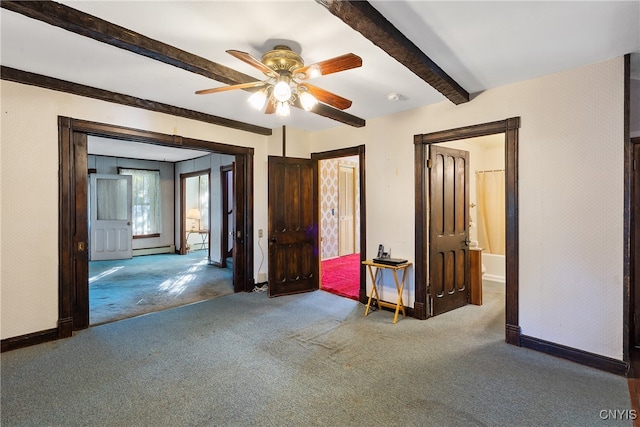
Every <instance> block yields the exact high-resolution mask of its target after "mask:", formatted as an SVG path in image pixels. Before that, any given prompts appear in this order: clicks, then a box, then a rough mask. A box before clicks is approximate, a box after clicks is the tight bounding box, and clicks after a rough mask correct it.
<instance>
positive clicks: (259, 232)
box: [258, 228, 262, 238]
mask: <svg viewBox="0 0 640 427" xmlns="http://www.w3.org/2000/svg"><path fill="white" fill-rule="evenodd" d="M258 237H259V238H260V237H262V228H260V229H259V230H258Z"/></svg>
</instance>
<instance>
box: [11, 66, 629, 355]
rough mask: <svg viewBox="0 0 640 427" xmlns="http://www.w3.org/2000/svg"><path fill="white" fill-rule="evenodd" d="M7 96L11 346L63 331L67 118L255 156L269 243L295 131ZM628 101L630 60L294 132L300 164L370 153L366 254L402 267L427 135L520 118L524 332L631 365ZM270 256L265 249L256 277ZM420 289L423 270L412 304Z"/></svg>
mask: <svg viewBox="0 0 640 427" xmlns="http://www.w3.org/2000/svg"><path fill="white" fill-rule="evenodd" d="M1 89H2V134H1V135H2V147H1V151H0V161H1V166H2V171H1V175H0V176H1V178H0V179H1V181H0V185H1V189H2V209H1V210H0V212H1V213H0V215H1V217H0V220H1V225H0V227H1V228H0V232H1V233H2V237H1V238H2V242H1V245H2V246H1V251H0V254H1V257H2V258H0V262H1V263H2V275H1V280H2V284H1V286H2V293H1V307H2V314H1V321H2V325H1V333H2V338H3V339H4V338H9V337H13V336H17V335H22V334H27V333H31V332H36V331H41V330H45V329H50V328H54V327H56V320H57V309H58V306H57V291H58V285H57V274H58V267H57V262H58V260H57V257H58V253H57V244H58V236H57V233H58V230H57V214H58V200H57V191H58V189H57V158H58V154H57V121H56V120H57V116H58V115H65V116H70V117H74V118H78V119H86V120H93V121H99V122H106V123H113V124H117V125H123V126H129V127H134V128H141V129H147V130H152V131H157V132H164V133H173V132H174V128H175V132H176V133H178V134H180V135H183V136H187V137H193V138H199V139H204V140H212V141H217V142H223V143H229V144H235V145H241V146H251V147H254V148H255V150H256V151H255V165H254V166H255V189H254V195H255V199H254V203H255V217H254V224H255V233H256V235H255V236H254V237H255V239H256V241H257V239H258V238H257V230H258V229H261V228H262V229H264V230H265V236H266V230H267V175H266V170H267V168H266V166H267V155H281V153H282V151H281V148H282V142H281V141H282V129H276V130H274V134H273V136H271V137H261V136H257V135H252V134H248V133H245V132H239V131H234V130H230V129H225V128H220V127H216V126H212V125H207V124H204V123H199V122H193V121H190V120H186V119H181V118H175V117H171V116H167V115H164V114H159V113H152V112H147V111H143V110H138V109H134V108H129V107H122V106H118V105H113V104H108V103H105V102H101V101H96V100H90V99H85V98H80V97H76V96H73V95H67V94H61V93H56V92H53V91H49V90H44V89H39V88H35V87H29V86H23V85H19V84H16V83H11V82H6V81H2V83H1ZM622 101H623V61H622V58H618V59H615V60H612V61H608V62H603V63H598V64H593V65H589V66H585V67H581V68H578V69H574V70H570V71H567V72H563V73H559V74H555V75H552V76H547V77H542V78H538V79H534V80H529V81H526V82H522V83H516V84H512V85H508V86H504V87H500V88H496V89H492V90H488V91H486V92H484V93H481V94H480V95H478V96H476V97H475V99H473V100H472V101H471V102H469V103H467V104H463V105H459V106H455V105H453V104H451V103H449V102H443V103H440V104H437V105H433V106H429V107H425V108H422V109H417V110H412V111H408V112H405V113H401V114H397V115H394V116H389V117H384V118H379V119H375V120H368V121H367V126H366V127H364V128H351V127H345V126H337V127H336V128H333V129H330V130H327V131H322V132H315V133H308V132H302V131H297V130H294V129H289V128H287V154H288V155H289V156H295V157H308V156H309V154H310V153H311V152H320V151H325V150H330V149H336V148H342V147H352V146H356V145H360V144H364V145H365V146H366V166H365V167H366V177H367V182H366V188H367V195H366V197H367V242H368V243H367V244H368V247H367V248H366V254H367V255H368V256H369V257H371V256H373V255H375V253H376V250H377V244H378V242H383V241H384V242H385V245H386V246H387V247H392V248H393V255H394V256H397V257H401V256H404V257H407V258H409V259H411V260H412V261H414V262H415V261H416V260H414V259H413V257H414V246H415V230H414V214H413V213H414V208H415V206H414V201H413V192H414V190H413V187H414V176H413V136H414V135H415V134H420V133H428V132H432V131H437V130H443V129H450V128H455V127H460V126H466V125H471V124H476V123H484V122H490V121H495V120H503V119H506V118H508V117H513V116H520V117H521V118H522V126H521V129H520V177H519V178H520V186H519V192H520V325H521V327H522V333H523V334H525V335H529V336H532V337H536V338H541V339H545V340H549V341H553V342H556V343H559V344H563V345H566V346H570V347H575V348H578V349H582V350H585V351H589V352H593V353H596V354H601V355H604V356H608V357H612V358H616V359H622V295H623V290H622V279H623V278H622V274H623V271H622V268H623V266H622V250H623V224H622V220H623V211H622V206H623V195H622V190H623V181H622V165H623V161H622V160H623V151H622V144H623V102H622ZM382 102H384V101H382ZM398 189H403V190H402V191H399V190H398ZM25 206H26V207H28V208H29V209H27V210H26V211H25V209H23V207H25ZM23 242H26V243H23ZM262 243H264V238H263V240H262ZM256 246H258V245H256ZM263 246H264V245H263ZM261 256H263V255H262V254H261V253H260V251H259V249H258V248H257V247H256V254H255V258H256V259H255V264H256V265H255V271H256V273H257V271H258V265H259V264H260V263H261ZM264 263H265V264H264V265H266V260H264ZM264 270H265V267H264V266H263V268H262V271H264ZM413 282H414V280H413V271H411V272H410V278H409V280H408V285H409V286H408V290H407V292H406V295H405V301H407V302H408V303H409V305H413V302H414V295H413V288H414V286H413ZM384 292H385V293H386V294H387V298H388V297H389V296H390V295H391V294H392V292H391V289H386V288H385V289H384ZM383 298H384V296H383Z"/></svg>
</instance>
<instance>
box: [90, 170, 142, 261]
mask: <svg viewBox="0 0 640 427" xmlns="http://www.w3.org/2000/svg"><path fill="white" fill-rule="evenodd" d="M131 203H132V199H131V176H130V175H106V174H92V175H91V223H90V228H91V231H90V233H91V234H90V235H91V240H90V243H89V244H90V247H91V260H92V261H97V260H112V259H129V258H131V255H132V252H131V241H132V234H131V215H132V211H131Z"/></svg>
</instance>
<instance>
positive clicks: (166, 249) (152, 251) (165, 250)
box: [131, 245, 176, 256]
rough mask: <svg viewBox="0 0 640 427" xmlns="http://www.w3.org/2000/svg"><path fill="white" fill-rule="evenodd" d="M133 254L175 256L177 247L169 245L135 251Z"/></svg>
mask: <svg viewBox="0 0 640 427" xmlns="http://www.w3.org/2000/svg"><path fill="white" fill-rule="evenodd" d="M131 252H132V255H133V256H140V255H157V254H173V253H175V252H176V247H175V245H169V246H160V247H157V248H144V249H133V250H132V251H131Z"/></svg>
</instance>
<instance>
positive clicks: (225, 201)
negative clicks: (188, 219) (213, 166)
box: [220, 164, 234, 268]
mask: <svg viewBox="0 0 640 427" xmlns="http://www.w3.org/2000/svg"><path fill="white" fill-rule="evenodd" d="M233 169H234V167H233V164H231V165H222V166H220V185H221V186H222V188H221V191H220V196H221V200H220V206H221V208H222V227H221V228H222V230H221V233H220V254H221V256H220V266H221V267H222V268H226V267H227V247H228V246H229V183H228V181H227V172H231V173H232V174H233Z"/></svg>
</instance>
